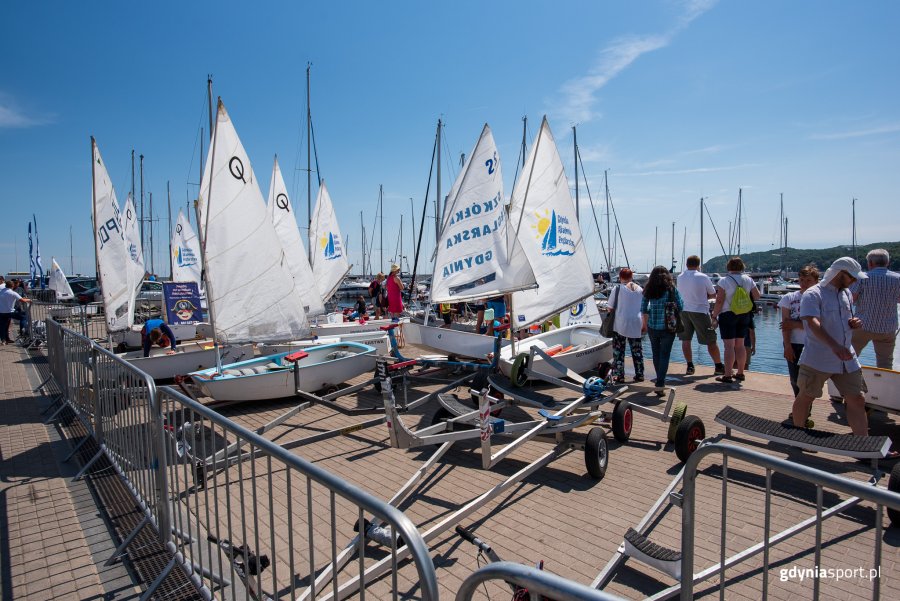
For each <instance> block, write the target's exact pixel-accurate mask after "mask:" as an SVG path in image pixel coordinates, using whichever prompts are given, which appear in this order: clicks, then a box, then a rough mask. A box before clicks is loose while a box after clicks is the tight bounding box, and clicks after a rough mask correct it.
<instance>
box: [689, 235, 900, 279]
mask: <svg viewBox="0 0 900 601" xmlns="http://www.w3.org/2000/svg"><path fill="white" fill-rule="evenodd" d="M874 248H883V249H885V250H887V251H888V252H889V253H890V255H891V267H890V268H891V269H892V270H894V271H900V242H876V243H875V244H867V245H865V246H857V247H856V253H855V254H856V256H855V257H854V258H855V259H856V260H857V261H859V263H860V265H862V266H863V269H865V267H866V253H867V252H869V251H870V250H872V249H874ZM781 252H782V251H781V249H775V250H767V251H765V252H755V253H744V254H742V255H741V258H742V259H743V260H744V264H745V265H746V266H747V271H757V272H758V271H778V269H780V268H781V266H782V265H783V266H784V267H785V268H786V269H787V271H788V272H791V273H795V272H796V271H797V270H798V269H800V268H801V267H803V266H804V265H810V264H813V265H815V266H816V267H818V268H819V269H820V270H825V269H827V268H828V266H829V265H831V263H832V262H833V261H834V260H835V259H837V258H839V257H851V256H853V255H854V253H853V247H851V246H847V245H842V246H834V247H832V248H814V249H801V248H786V249H784V257H783V258H782V257H781ZM727 262H728V257H725V256H718V257H715V258H713V259H710V260H709V261H707V262H706V263H704V264H703V271H704V272H706V273H724V272H725V271H726V269H725V264H726V263H727Z"/></svg>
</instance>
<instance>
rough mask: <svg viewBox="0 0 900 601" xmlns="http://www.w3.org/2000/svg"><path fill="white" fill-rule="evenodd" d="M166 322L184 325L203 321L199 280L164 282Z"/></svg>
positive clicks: (173, 324) (172, 324)
mask: <svg viewBox="0 0 900 601" xmlns="http://www.w3.org/2000/svg"><path fill="white" fill-rule="evenodd" d="M162 285H163V303H164V306H165V308H166V323H168V324H169V325H170V326H182V325H187V324H192V323H200V322H201V321H203V311H202V309H201V308H200V288H199V287H198V286H197V282H163V283H162Z"/></svg>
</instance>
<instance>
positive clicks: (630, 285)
mask: <svg viewBox="0 0 900 601" xmlns="http://www.w3.org/2000/svg"><path fill="white" fill-rule="evenodd" d="M633 277H634V273H633V272H632V271H631V270H630V269H628V268H627V267H624V268H622V270H621V271H619V285H618V286H616V288H615V289H614V290H613V292H612V295H611V296H610V298H609V304H608V305H607V310H608V311H609V312H610V313H612V314H613V322H612V330H613V331H612V341H613V343H612V347H613V369H612V378H613V381H614V382H615V383H616V384H624V383H625V346H626V343H627V345H628V348H630V349H631V360H632V361H633V362H634V381H635V382H643V381H644V351H643V349H642V348H641V325H642V322H641V300H642V298H643V291H644V289H643V288H641V287H640V286H638V285H637V284H635V283H634V282H633V281H632V278H633Z"/></svg>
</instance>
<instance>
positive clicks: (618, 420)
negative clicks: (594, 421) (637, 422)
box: [612, 401, 634, 442]
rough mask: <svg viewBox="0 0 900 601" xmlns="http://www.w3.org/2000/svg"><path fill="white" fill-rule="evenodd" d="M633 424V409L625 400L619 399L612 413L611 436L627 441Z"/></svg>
mask: <svg viewBox="0 0 900 601" xmlns="http://www.w3.org/2000/svg"><path fill="white" fill-rule="evenodd" d="M632 426H634V411H633V410H632V409H631V406H630V405H629V404H628V402H627V401H619V402H618V403H616V408H615V409H613V413H612V432H613V437H615V439H616V440H618V441H619V442H628V439H629V438H631V428H632Z"/></svg>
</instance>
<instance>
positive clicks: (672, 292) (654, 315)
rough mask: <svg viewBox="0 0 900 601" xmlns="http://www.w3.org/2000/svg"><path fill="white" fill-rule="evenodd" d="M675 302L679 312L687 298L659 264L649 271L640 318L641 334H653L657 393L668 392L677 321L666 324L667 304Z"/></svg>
mask: <svg viewBox="0 0 900 601" xmlns="http://www.w3.org/2000/svg"><path fill="white" fill-rule="evenodd" d="M670 302H672V303H675V305H676V306H677V307H678V311H681V310H683V309H684V301H682V300H681V295H680V294H679V293H678V289H677V288H676V287H675V280H673V279H672V274H670V273H669V270H668V269H666V268H665V267H663V266H662V265H657V266H656V267H654V268H653V271H651V272H650V278H649V279H648V280H647V287H646V288H644V298H643V299H642V300H641V317H642V319H643V326H642V328H641V333H642V334H643V333H644V332H647V333H648V335H649V336H650V349H651V350H652V351H653V369H654V370H655V371H656V390H655V392H656V395H657V396H663V395H664V394H665V390H664V388H665V385H666V375H667V374H668V372H669V357H671V355H672V345H673V344H674V343H675V324H674V323H673V324H671V327H670V324H668V323H666V321H667V320H666V305H667V304H668V303H670Z"/></svg>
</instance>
